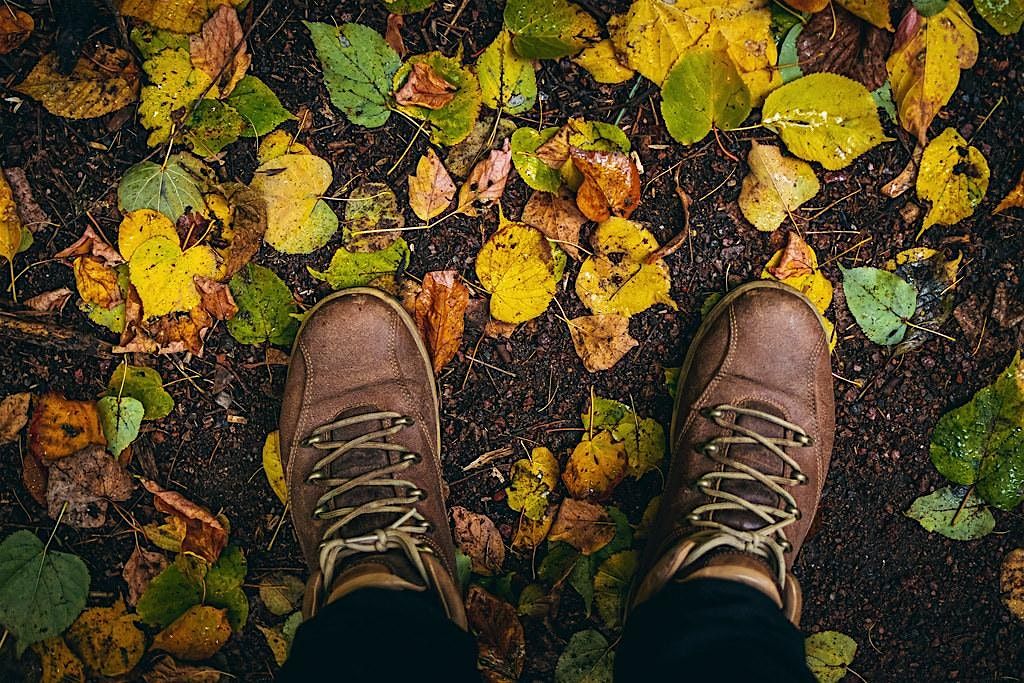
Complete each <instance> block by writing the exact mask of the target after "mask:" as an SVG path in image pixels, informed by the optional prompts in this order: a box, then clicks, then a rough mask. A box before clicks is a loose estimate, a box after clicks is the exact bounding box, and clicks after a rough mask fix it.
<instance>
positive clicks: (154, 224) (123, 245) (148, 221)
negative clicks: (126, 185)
mask: <svg viewBox="0 0 1024 683" xmlns="http://www.w3.org/2000/svg"><path fill="white" fill-rule="evenodd" d="M157 236H160V237H166V238H167V239H169V240H172V241H174V242H177V241H178V231H177V230H175V228H174V223H172V222H171V219H170V218H168V217H167V216H165V215H163V214H162V213H160V212H159V211H154V210H153V209H137V210H135V211H129V212H128V213H127V214H125V216H124V218H123V219H122V220H121V225H120V226H119V227H118V229H117V250H118V251H120V252H121V256H123V257H124V260H125V261H130V260H131V258H132V254H134V253H135V250H136V249H138V248H139V247H140V246H142V244H143V242H145V241H146V240H148V239H149V238H151V237H157Z"/></svg>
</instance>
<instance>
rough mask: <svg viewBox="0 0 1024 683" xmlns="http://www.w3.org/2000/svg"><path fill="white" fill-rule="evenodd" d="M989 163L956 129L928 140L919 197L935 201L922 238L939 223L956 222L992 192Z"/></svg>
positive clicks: (919, 176)
mask: <svg viewBox="0 0 1024 683" xmlns="http://www.w3.org/2000/svg"><path fill="white" fill-rule="evenodd" d="M988 175H989V171H988V162H987V161H985V155H983V154H982V153H981V152H980V151H979V150H978V149H977V148H976V147H971V146H970V145H968V144H967V141H966V140H964V139H963V137H962V136H961V135H960V133H958V132H956V130H955V129H953V128H947V129H946V130H944V131H942V133H940V134H939V136H938V137H937V138H935V139H934V140H932V141H931V142H929V143H928V146H927V147H926V148H925V150H924V154H923V155H922V156H921V169H920V170H919V171H918V173H917V196H918V198H920V199H925V200H927V201H930V202H931V203H932V206H931V208H930V209H929V210H928V213H927V214H926V215H925V217H924V224H923V225H922V226H921V230H920V232H918V235H917V236H918V237H920V236H921V233H923V232H924V231H925V230H927V229H928V228H930V227H931V226H933V225H935V224H936V223H939V224H942V225H953V224H954V223H959V222H960V221H961V220H963V219H964V218H967V217H968V216H970V215H971V214H973V213H974V209H976V208H977V206H978V204H980V203H981V200H982V199H984V198H985V193H986V192H987V191H988Z"/></svg>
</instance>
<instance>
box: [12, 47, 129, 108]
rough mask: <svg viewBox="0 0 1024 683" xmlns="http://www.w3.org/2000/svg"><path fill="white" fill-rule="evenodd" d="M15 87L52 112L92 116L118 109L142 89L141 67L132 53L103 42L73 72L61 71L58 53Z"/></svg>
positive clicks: (45, 59)
mask: <svg viewBox="0 0 1024 683" xmlns="http://www.w3.org/2000/svg"><path fill="white" fill-rule="evenodd" d="M15 90H17V91H18V92H20V93H22V94H23V95H28V96H29V97H31V98H33V99H36V100H39V102H40V103H41V104H42V105H43V107H45V108H46V110H47V111H48V112H50V113H51V114H54V115H55V116H61V117H63V118H66V119H91V118H96V117H97V116H103V115H104V114H109V113H110V112H112V111H117V110H118V109H120V108H121V107H124V106H126V105H129V104H131V103H132V102H134V101H135V99H136V97H137V95H138V93H139V67H138V66H136V64H135V59H134V58H133V57H132V55H131V53H129V52H127V51H126V50H122V49H120V48H115V47H110V46H108V45H100V46H98V47H97V48H96V50H95V51H93V53H92V54H91V55H86V56H83V57H82V58H81V59H79V60H78V63H77V64H75V68H74V69H73V70H72V71H71V73H70V74H68V75H64V74H61V73H59V72H58V71H57V55H56V54H54V53H52V52H51V53H50V54H47V55H45V56H44V57H43V58H42V59H40V60H39V63H38V64H36V66H35V68H33V69H32V71H31V72H29V74H28V76H26V77H25V80H24V81H22V82H21V83H19V84H18V85H17V86H15Z"/></svg>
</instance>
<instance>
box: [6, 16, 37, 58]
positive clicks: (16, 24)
mask: <svg viewBox="0 0 1024 683" xmlns="http://www.w3.org/2000/svg"><path fill="white" fill-rule="evenodd" d="M35 27H36V22H35V20H34V19H32V15H31V14H29V13H28V12H22V11H21V10H20V9H14V8H13V7H10V6H7V5H5V6H4V10H3V11H2V12H0V55H7V54H10V53H11V52H12V51H13V50H14V49H15V48H16V47H18V46H19V45H21V44H22V43H24V42H25V41H26V40H28V37H29V36H30V35H32V30H33V29H34V28H35Z"/></svg>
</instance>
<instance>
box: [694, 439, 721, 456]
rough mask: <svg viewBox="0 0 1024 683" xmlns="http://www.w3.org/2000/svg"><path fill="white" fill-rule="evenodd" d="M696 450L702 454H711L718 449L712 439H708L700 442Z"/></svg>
mask: <svg viewBox="0 0 1024 683" xmlns="http://www.w3.org/2000/svg"><path fill="white" fill-rule="evenodd" d="M697 450H698V452H699V453H701V454H702V455H712V454H714V453H717V452H718V451H719V447H718V444H717V443H715V442H714V441H708V442H706V443H702V444H701V445H700V446H699V447H698V449H697Z"/></svg>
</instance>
